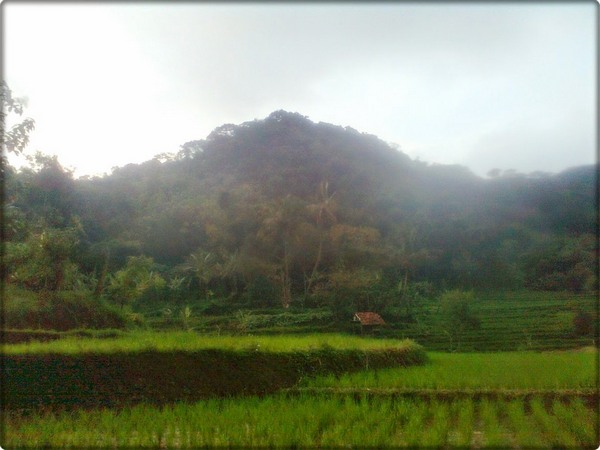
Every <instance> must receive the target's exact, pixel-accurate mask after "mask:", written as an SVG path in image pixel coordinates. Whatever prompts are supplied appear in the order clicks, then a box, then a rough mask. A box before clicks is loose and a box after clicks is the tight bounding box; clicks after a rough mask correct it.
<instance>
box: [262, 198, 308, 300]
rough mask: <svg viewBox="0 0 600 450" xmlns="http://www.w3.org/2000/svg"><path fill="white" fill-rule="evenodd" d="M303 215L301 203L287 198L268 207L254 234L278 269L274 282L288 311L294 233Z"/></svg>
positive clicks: (290, 297) (295, 243) (294, 240)
mask: <svg viewBox="0 0 600 450" xmlns="http://www.w3.org/2000/svg"><path fill="white" fill-rule="evenodd" d="M304 211H305V209H304V204H303V202H302V201H301V200H300V199H298V198H296V197H292V196H291V195H288V196H286V197H284V198H283V199H281V200H279V201H277V202H274V203H272V204H271V205H269V207H268V209H267V211H266V217H265V218H264V220H263V223H262V226H261V228H260V229H259V231H258V234H257V237H258V239H259V240H260V241H262V243H263V244H264V245H265V246H266V247H267V248H268V249H269V250H270V253H271V256H272V258H273V259H274V260H275V262H276V264H277V265H278V266H279V267H278V271H277V275H276V281H277V284H279V286H280V288H281V303H282V306H283V307H284V308H289V306H290V304H291V302H292V277H291V275H292V273H291V270H292V264H293V258H294V247H296V248H297V246H298V244H299V242H298V240H297V235H296V231H297V230H298V227H299V224H300V223H301V222H302V219H303V215H304Z"/></svg>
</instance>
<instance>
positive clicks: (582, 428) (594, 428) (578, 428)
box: [552, 399, 598, 446]
mask: <svg viewBox="0 0 600 450" xmlns="http://www.w3.org/2000/svg"><path fill="white" fill-rule="evenodd" d="M552 412H553V413H554V415H555V416H556V417H557V419H558V420H559V421H560V422H561V424H562V426H563V427H564V428H565V430H566V431H567V432H569V433H571V434H572V435H573V437H574V439H575V440H576V441H577V443H578V444H579V445H581V446H593V445H597V444H598V443H597V442H596V439H597V437H598V413H597V410H594V409H593V408H587V407H586V406H585V405H584V404H583V402H582V401H581V399H573V400H571V402H569V404H568V405H565V404H564V403H563V402H561V401H558V400H555V401H554V402H553V403H552Z"/></svg>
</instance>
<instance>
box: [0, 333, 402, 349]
mask: <svg viewBox="0 0 600 450" xmlns="http://www.w3.org/2000/svg"><path fill="white" fill-rule="evenodd" d="M409 343H410V341H409V340H408V339H403V340H398V339H373V338H371V339H369V338H362V337H360V336H351V335H345V334H335V333H328V334H317V333H315V334H308V335H271V336H269V335H238V336H233V335H229V336H227V335H224V336H216V335H199V334H196V333H193V332H187V331H169V332H156V331H136V332H131V333H127V334H124V335H121V336H117V337H111V338H91V337H90V338H78V337H66V338H62V339H58V340H54V341H50V342H29V343H22V344H11V345H5V346H3V349H2V351H3V353H4V354H10V355H23V354H44V353H47V354H49V353H60V354H81V353H95V354H102V353H138V352H144V351H158V352H175V351H186V352H194V351H198V350H206V349H219V350H228V351H247V350H253V351H264V352H290V351H306V350H318V349H334V350H364V351H368V350H385V349H392V348H393V349H397V348H403V347H406V346H407V345H409Z"/></svg>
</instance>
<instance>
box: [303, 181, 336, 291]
mask: <svg viewBox="0 0 600 450" xmlns="http://www.w3.org/2000/svg"><path fill="white" fill-rule="evenodd" d="M334 195H335V192H334V193H333V194H331V195H329V183H328V182H326V181H323V182H321V184H320V185H319V195H318V197H317V201H316V202H315V203H312V204H310V205H308V207H307V209H308V211H309V212H310V213H312V214H313V216H314V218H315V222H316V224H317V227H318V229H319V234H320V238H319V247H318V250H317V255H316V257H315V263H314V265H313V267H312V271H311V273H310V275H309V276H308V277H306V275H305V279H306V282H305V284H306V287H305V293H306V294H309V293H310V291H311V288H312V286H313V283H314V282H315V281H316V280H317V277H318V270H319V266H320V264H321V259H322V256H323V243H324V242H325V238H326V236H327V233H326V229H327V226H328V225H329V226H330V225H333V224H335V223H336V222H337V218H336V216H335V210H336V204H335V201H334V200H333V197H334Z"/></svg>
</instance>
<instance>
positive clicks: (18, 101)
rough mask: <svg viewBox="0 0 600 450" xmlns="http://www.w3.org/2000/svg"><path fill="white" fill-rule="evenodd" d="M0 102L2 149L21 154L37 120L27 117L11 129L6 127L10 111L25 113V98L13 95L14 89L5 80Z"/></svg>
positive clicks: (0, 86) (0, 92)
mask: <svg viewBox="0 0 600 450" xmlns="http://www.w3.org/2000/svg"><path fill="white" fill-rule="evenodd" d="M0 103H1V106H2V111H1V112H0V124H1V126H2V132H1V133H0V146H1V147H2V150H3V151H4V150H7V151H9V152H11V153H15V154H17V155H18V154H20V153H22V152H23V150H24V149H25V147H27V144H28V143H29V134H30V133H31V131H32V130H33V129H34V128H35V121H34V120H33V119H31V118H29V117H28V118H25V119H23V121H22V122H20V123H17V124H16V125H13V126H12V127H11V128H10V129H9V130H7V129H6V126H7V123H6V119H7V117H8V113H15V114H17V115H19V116H22V115H23V109H24V107H25V100H24V99H22V98H16V97H13V95H12V91H11V90H10V88H9V87H8V84H7V83H6V82H5V81H2V84H1V85H0Z"/></svg>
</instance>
